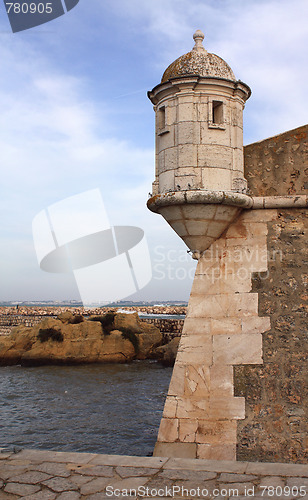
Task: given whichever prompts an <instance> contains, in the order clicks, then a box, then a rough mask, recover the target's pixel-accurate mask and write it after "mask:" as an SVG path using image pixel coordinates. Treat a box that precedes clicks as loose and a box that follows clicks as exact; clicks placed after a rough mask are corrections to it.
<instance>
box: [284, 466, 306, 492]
mask: <svg viewBox="0 0 308 500" xmlns="http://www.w3.org/2000/svg"><path fill="white" fill-rule="evenodd" d="M307 468H308V466H307ZM287 485H288V486H290V487H291V488H292V486H298V487H300V486H304V487H305V488H306V492H307V493H308V478H304V477H290V478H288V480H287Z"/></svg>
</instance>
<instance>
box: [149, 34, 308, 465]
mask: <svg viewBox="0 0 308 500" xmlns="http://www.w3.org/2000/svg"><path fill="white" fill-rule="evenodd" d="M203 39H204V36H203V34H202V33H201V32H200V31H199V30H198V31H197V32H196V33H195V34H194V40H195V46H194V47H193V49H192V50H191V51H190V52H188V54H185V55H184V56H182V57H180V58H179V59H177V60H176V61H175V62H173V63H172V64H171V65H170V66H169V67H168V68H167V69H166V71H165V73H164V74H163V77H162V81H161V83H160V84H159V85H157V86H156V87H154V89H153V90H151V91H150V92H149V94H148V95H149V98H150V100H151V101H152V103H153V104H154V110H155V113H156V175H155V181H154V183H153V195H152V197H151V198H150V199H149V200H148V208H149V209H150V210H152V211H153V212H157V213H159V214H161V215H162V216H163V217H164V218H165V219H166V221H167V222H168V224H170V226H171V227H172V228H173V229H174V230H175V231H176V233H177V234H178V235H179V236H180V237H181V238H182V239H183V240H184V242H185V243H186V245H187V246H188V248H189V249H190V250H191V251H192V254H193V257H194V258H196V259H198V265H197V269H196V274H195V278H194V282H193V285H192V289H191V294H190V299H189V303H188V309H187V315H186V318H185V322H184V327H183V333H182V336H181V341H180V345H179V349H178V354H177V358H176V362H175V366H174V369H173V373H172V378H171V382H170V386H169V391H168V396H167V398H166V403H165V407H164V412H163V418H162V420H161V424H160V428H159V432H158V438H157V443H156V446H155V450H154V455H157V456H169V457H170V456H173V457H187V458H204V459H210V460H211V459H212V460H221V459H223V460H235V459H236V458H237V457H238V458H240V459H242V460H243V459H244V460H247V459H248V460H252V461H253V460H256V459H257V460H258V459H263V460H265V461H268V460H269V459H270V460H272V461H298V462H300V461H302V462H303V463H305V460H306V459H305V439H306V436H307V434H306V433H305V431H304V426H305V422H304V414H305V411H306V407H305V404H306V403H305V398H304V396H303V394H304V389H303V386H304V377H305V375H304V373H305V365H304V357H305V353H304V351H305V349H304V348H303V346H304V345H305V335H306V331H307V318H306V310H305V305H304V302H305V301H306V300H307V292H306V291H305V290H304V287H305V286H306V284H307V270H306V268H305V266H306V261H307V236H306V235H307V232H308V224H307V221H308V219H307V206H308V196H307V187H308V177H307V172H308V169H307V164H308V158H307V150H308V149H307V148H308V126H307V125H306V126H304V127H300V128H298V129H296V130H293V131H289V132H286V133H284V134H281V135H280V136H276V137H272V138H269V139H267V140H264V141H262V142H259V143H256V144H251V145H249V146H246V147H245V148H244V149H245V177H246V179H247V181H248V189H249V195H248V194H247V193H248V191H246V189H247V182H246V179H245V177H244V171H243V143H242V134H243V125H242V113H243V108H244V104H245V101H246V100H247V99H248V97H249V96H250V89H249V87H248V86H247V85H246V84H245V83H242V82H241V81H240V80H236V79H235V77H234V74H233V72H232V70H231V69H230V67H229V66H228V64H227V63H226V62H225V61H223V60H222V59H221V58H220V57H218V56H216V55H214V54H209V53H208V52H207V51H206V50H205V49H204V47H203V45H202V40H203ZM305 259H306V261H305Z"/></svg>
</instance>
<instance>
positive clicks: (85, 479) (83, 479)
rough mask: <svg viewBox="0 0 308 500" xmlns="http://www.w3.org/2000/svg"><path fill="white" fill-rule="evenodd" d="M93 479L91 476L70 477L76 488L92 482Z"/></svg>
mask: <svg viewBox="0 0 308 500" xmlns="http://www.w3.org/2000/svg"><path fill="white" fill-rule="evenodd" d="M92 479H93V477H91V476H81V475H77V474H76V475H75V474H74V475H72V476H71V477H70V480H71V481H72V483H74V484H76V485H77V486H82V485H83V484H86V483H88V482H89V481H92Z"/></svg>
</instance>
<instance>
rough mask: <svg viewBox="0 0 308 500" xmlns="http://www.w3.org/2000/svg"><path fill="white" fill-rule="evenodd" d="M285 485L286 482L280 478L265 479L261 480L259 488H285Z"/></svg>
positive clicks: (270, 477)
mask: <svg viewBox="0 0 308 500" xmlns="http://www.w3.org/2000/svg"><path fill="white" fill-rule="evenodd" d="M284 485H285V480H284V479H282V478H281V477H279V476H269V477H263V478H262V479H261V482H260V483H259V487H260V486H281V487H282V488H283V487H284Z"/></svg>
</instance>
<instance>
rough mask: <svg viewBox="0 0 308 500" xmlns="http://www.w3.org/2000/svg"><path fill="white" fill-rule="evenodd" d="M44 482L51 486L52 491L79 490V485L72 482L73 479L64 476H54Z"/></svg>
mask: <svg viewBox="0 0 308 500" xmlns="http://www.w3.org/2000/svg"><path fill="white" fill-rule="evenodd" d="M42 484H44V485H45V486H47V487H48V488H50V489H51V490H52V491H56V492H57V493H62V492H63V491H70V490H72V491H73V490H77V489H78V486H76V484H74V483H72V481H70V480H68V479H66V478H64V477H53V478H52V479H47V481H44V482H43V483H42Z"/></svg>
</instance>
